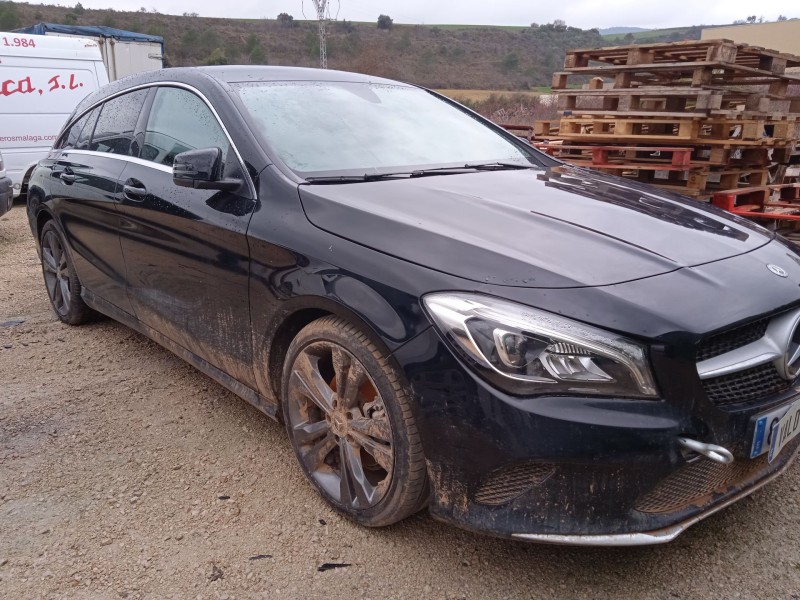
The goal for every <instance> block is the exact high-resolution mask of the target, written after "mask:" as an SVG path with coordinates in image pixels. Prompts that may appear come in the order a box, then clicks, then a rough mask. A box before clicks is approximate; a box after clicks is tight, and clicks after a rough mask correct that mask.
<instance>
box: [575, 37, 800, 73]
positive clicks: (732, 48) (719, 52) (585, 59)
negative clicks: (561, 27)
mask: <svg viewBox="0 0 800 600" xmlns="http://www.w3.org/2000/svg"><path fill="white" fill-rule="evenodd" d="M590 62H601V63H606V64H610V65H614V66H632V65H640V64H659V63H676V62H711V63H720V64H735V65H739V66H744V67H751V68H757V69H759V70H762V71H768V72H770V73H773V74H777V75H780V74H783V73H784V72H785V71H786V69H787V68H791V67H797V66H800V57H798V56H793V55H791V54H786V53H782V52H778V51H776V50H768V49H765V48H761V47H759V46H750V45H748V44H741V43H736V42H734V41H732V40H727V39H717V40H699V41H686V42H668V43H656V44H636V45H629V46H612V47H606V48H589V49H579V50H570V51H568V52H567V54H566V59H565V61H564V68H565V69H572V68H581V67H588V66H589V63H590Z"/></svg>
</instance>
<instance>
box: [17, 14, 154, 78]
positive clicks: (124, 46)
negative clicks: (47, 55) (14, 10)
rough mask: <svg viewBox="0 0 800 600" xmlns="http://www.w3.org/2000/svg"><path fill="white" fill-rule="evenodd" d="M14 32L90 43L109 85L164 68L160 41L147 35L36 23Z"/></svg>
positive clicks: (85, 26)
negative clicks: (99, 60)
mask: <svg viewBox="0 0 800 600" xmlns="http://www.w3.org/2000/svg"><path fill="white" fill-rule="evenodd" d="M17 31H18V32H20V33H31V34H35V35H45V36H63V37H79V38H83V39H90V40H93V41H94V42H96V43H97V45H98V46H99V47H100V53H101V55H102V56H103V63H104V64H105V66H106V71H107V73H108V80H109V81H116V80H117V79H121V78H123V77H126V76H128V75H133V74H135V73H142V72H143V71H154V70H156V69H161V68H163V67H164V40H163V38H162V37H160V36H157V35H147V34H144V33H136V32H133V31H125V30H124V29H115V28H113V27H101V26H93V25H59V24H56V23H37V24H36V25H32V26H31V27H26V28H25V29H19V30H17Z"/></svg>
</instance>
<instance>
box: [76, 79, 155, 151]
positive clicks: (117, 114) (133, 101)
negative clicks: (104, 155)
mask: <svg viewBox="0 0 800 600" xmlns="http://www.w3.org/2000/svg"><path fill="white" fill-rule="evenodd" d="M146 96H147V90H139V91H138V92H131V93H129V94H124V95H122V96H118V97H116V98H112V99H111V100H109V101H108V102H106V103H105V104H103V107H102V109H101V111H100V117H99V118H98V120H97V125H96V126H95V128H94V135H92V142H91V145H90V146H89V149H90V150H96V151H98V152H109V153H111V154H121V155H123V156H137V155H138V154H139V149H138V148H137V147H136V146H135V144H133V135H134V132H135V130H136V122H137V121H138V120H139V112H140V111H141V110H142V105H143V104H144V99H145V97H146Z"/></svg>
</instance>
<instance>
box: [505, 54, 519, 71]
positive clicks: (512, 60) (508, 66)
mask: <svg viewBox="0 0 800 600" xmlns="http://www.w3.org/2000/svg"><path fill="white" fill-rule="evenodd" d="M502 68H503V71H505V72H506V73H511V72H513V71H516V70H517V69H519V55H518V54H517V53H516V52H511V53H510V54H507V55H506V57H505V58H504V59H503V64H502Z"/></svg>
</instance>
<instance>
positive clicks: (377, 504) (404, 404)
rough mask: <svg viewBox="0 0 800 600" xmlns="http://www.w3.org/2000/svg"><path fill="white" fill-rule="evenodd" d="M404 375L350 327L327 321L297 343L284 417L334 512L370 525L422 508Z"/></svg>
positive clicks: (420, 459)
mask: <svg viewBox="0 0 800 600" xmlns="http://www.w3.org/2000/svg"><path fill="white" fill-rule="evenodd" d="M402 381H403V378H402V375H401V373H400V372H399V370H398V369H397V368H396V367H394V366H393V365H392V364H391V362H390V361H389V360H388V357H387V356H385V355H384V353H382V352H381V351H380V350H379V349H378V348H377V347H376V346H375V345H374V344H373V343H372V342H370V340H369V338H368V337H367V336H366V335H364V334H363V333H362V332H360V331H359V330H358V329H357V328H355V327H353V326H352V325H350V324H349V323H348V322H346V321H344V320H342V319H339V318H336V317H325V318H323V319H320V320H318V321H315V322H314V323H311V324H310V325H308V326H307V327H306V328H305V329H303V330H302V331H301V332H300V333H299V334H298V335H297V337H296V338H295V339H294V341H293V342H292V344H291V345H290V347H289V350H288V352H287V356H286V360H285V363H284V370H283V394H282V395H283V413H284V418H285V421H286V429H287V431H288V433H289V438H290V440H291V442H292V446H293V448H294V451H295V454H296V455H297V458H298V461H299V462H300V465H301V467H302V468H303V471H304V472H305V474H306V476H307V477H308V479H309V480H310V481H311V483H312V484H313V485H314V486H315V487H316V488H317V490H318V491H319V492H320V494H322V496H323V497H324V498H325V499H326V500H327V501H328V502H329V503H330V504H331V505H333V507H334V508H336V509H337V510H339V511H340V512H342V513H344V514H345V515H347V516H348V517H350V518H352V519H353V520H355V521H357V522H359V523H361V524H362V525H367V526H370V527H378V526H383V525H390V524H392V523H396V522H397V521H400V520H402V519H404V518H405V517H407V516H409V515H411V514H413V513H414V512H416V511H417V510H419V509H420V508H421V507H422V506H424V505H425V500H426V499H427V489H428V487H427V474H426V468H425V459H424V456H423V453H422V444H421V442H420V438H419V433H418V431H417V427H416V424H415V422H414V417H413V414H412V411H411V404H410V400H409V397H408V394H407V392H406V391H405V389H404V387H403V385H402V384H401V382H402Z"/></svg>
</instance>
